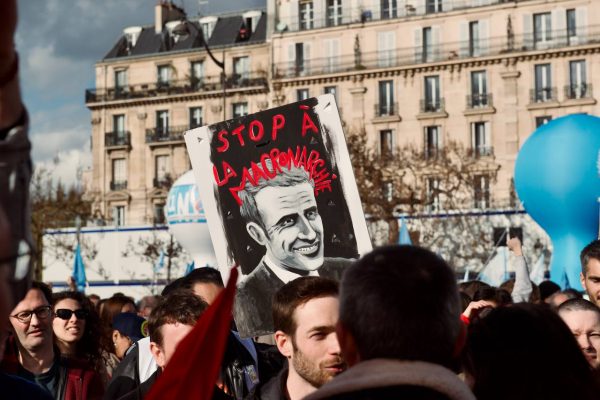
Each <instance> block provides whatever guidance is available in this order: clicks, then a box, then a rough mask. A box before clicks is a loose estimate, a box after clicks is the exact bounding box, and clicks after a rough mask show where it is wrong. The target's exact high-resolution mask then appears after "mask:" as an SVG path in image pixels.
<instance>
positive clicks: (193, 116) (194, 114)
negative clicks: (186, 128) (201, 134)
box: [190, 107, 203, 129]
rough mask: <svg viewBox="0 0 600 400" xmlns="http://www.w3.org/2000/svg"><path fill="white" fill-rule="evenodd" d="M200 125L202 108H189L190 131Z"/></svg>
mask: <svg viewBox="0 0 600 400" xmlns="http://www.w3.org/2000/svg"><path fill="white" fill-rule="evenodd" d="M202 125H203V123H202V107H190V129H192V128H197V127H199V126H202Z"/></svg>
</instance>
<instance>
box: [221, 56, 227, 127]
mask: <svg viewBox="0 0 600 400" xmlns="http://www.w3.org/2000/svg"><path fill="white" fill-rule="evenodd" d="M221 82H222V84H223V121H225V120H226V119H227V108H226V107H227V97H226V94H227V88H226V87H225V49H223V66H222V67H221Z"/></svg>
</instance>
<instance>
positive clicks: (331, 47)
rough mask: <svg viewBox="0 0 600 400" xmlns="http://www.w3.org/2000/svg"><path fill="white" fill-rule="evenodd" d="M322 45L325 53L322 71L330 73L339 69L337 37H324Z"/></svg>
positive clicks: (338, 42)
mask: <svg viewBox="0 0 600 400" xmlns="http://www.w3.org/2000/svg"><path fill="white" fill-rule="evenodd" d="M323 46H324V50H325V54H327V57H326V58H325V65H324V67H325V68H324V72H325V73H332V72H336V71H338V70H339V64H340V40H339V39H325V40H323Z"/></svg>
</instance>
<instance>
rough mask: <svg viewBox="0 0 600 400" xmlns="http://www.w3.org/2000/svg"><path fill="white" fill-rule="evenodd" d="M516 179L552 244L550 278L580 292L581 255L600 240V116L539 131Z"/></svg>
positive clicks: (578, 116) (526, 147) (565, 120)
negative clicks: (599, 230)
mask: <svg viewBox="0 0 600 400" xmlns="http://www.w3.org/2000/svg"><path fill="white" fill-rule="evenodd" d="M514 176H515V188H516V191H517V194H518V195H519V198H520V199H521V201H522V202H523V206H524V207H525V210H526V211H527V213H528V214H529V215H531V217H532V218H533V219H534V220H535V221H536V222H537V223H538V224H539V225H540V226H541V227H542V228H543V229H544V230H545V231H546V232H547V233H548V235H549V236H550V239H551V240H552V244H553V246H554V253H553V254H552V262H551V264H550V278H551V279H552V280H553V281H554V282H557V283H558V284H559V285H560V286H561V287H563V288H565V287H571V288H576V289H579V290H581V289H582V287H581V282H580V280H579V274H580V272H581V265H580V262H579V253H580V252H581V250H582V249H583V248H584V247H585V246H586V245H587V244H588V243H590V242H591V241H592V240H594V239H596V238H597V237H598V209H599V208H598V206H599V203H598V200H599V198H600V118H597V117H593V116H589V115H584V114H575V115H569V116H566V117H562V118H558V119H555V120H552V121H550V122H549V123H548V124H546V125H543V126H541V127H539V128H538V129H537V130H536V131H535V132H534V133H533V134H532V135H531V136H530V137H529V138H528V139H527V141H525V143H524V144H523V147H522V148H521V150H520V151H519V154H518V156H517V161H516V163H515V175H514Z"/></svg>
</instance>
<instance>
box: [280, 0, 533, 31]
mask: <svg viewBox="0 0 600 400" xmlns="http://www.w3.org/2000/svg"><path fill="white" fill-rule="evenodd" d="M507 1H508V0H484V1H479V2H473V1H468V0H442V1H440V2H439V3H438V4H437V6H436V4H435V3H432V2H425V1H421V2H414V1H410V2H407V4H404V2H400V1H397V2H392V1H391V0H390V1H389V3H388V4H387V5H386V6H382V5H381V3H380V0H369V1H366V2H352V3H353V4H357V5H358V4H361V5H360V6H357V7H347V6H346V5H347V4H348V3H350V2H344V5H345V6H344V8H343V11H342V13H341V15H340V16H339V17H337V18H336V19H335V23H334V24H332V17H331V15H327V14H326V13H323V14H322V17H321V18H315V17H317V16H318V15H319V14H317V13H315V14H313V16H314V17H313V18H310V19H302V18H299V16H298V14H297V13H295V14H292V15H290V16H289V17H287V18H285V17H284V18H280V19H279V21H281V24H282V26H285V29H284V32H297V31H305V30H310V29H320V28H324V27H329V26H331V25H348V24H354V23H363V24H364V23H369V22H371V21H378V20H393V19H402V18H410V17H415V16H424V15H428V14H433V13H440V12H446V11H454V10H465V9H471V8H481V7H484V6H488V5H495V4H501V3H506V2H507ZM522 1H527V0H522ZM415 3H416V4H415ZM475 3H479V4H475ZM442 7H443V9H442ZM442 10H443V11H442Z"/></svg>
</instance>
